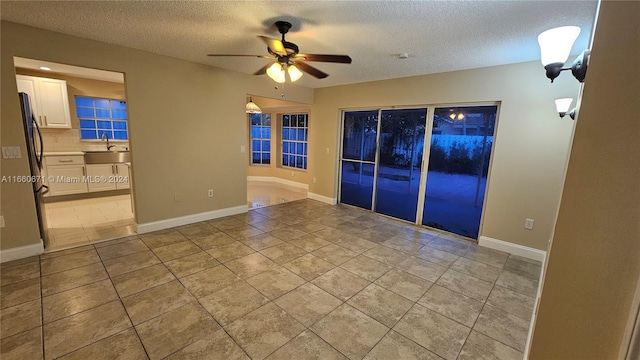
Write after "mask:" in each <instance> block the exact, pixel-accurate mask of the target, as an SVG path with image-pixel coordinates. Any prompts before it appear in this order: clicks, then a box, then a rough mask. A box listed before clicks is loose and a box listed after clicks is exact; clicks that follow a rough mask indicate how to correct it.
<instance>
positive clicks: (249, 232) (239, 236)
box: [224, 223, 264, 240]
mask: <svg viewBox="0 0 640 360" xmlns="http://www.w3.org/2000/svg"><path fill="white" fill-rule="evenodd" d="M224 232H225V233H227V235H229V236H231V237H232V238H234V239H236V240H244V239H246V238H249V237H252V236H256V235H259V234H263V233H264V231H262V230H260V229H258V228H255V227H253V226H251V225H248V224H244V223H243V224H242V225H241V226H239V227H236V228H233V229H229V230H224Z"/></svg>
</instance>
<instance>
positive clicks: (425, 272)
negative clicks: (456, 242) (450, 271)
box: [396, 257, 447, 282]
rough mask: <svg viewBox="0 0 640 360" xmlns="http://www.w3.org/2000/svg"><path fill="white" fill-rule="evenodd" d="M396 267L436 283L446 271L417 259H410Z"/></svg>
mask: <svg viewBox="0 0 640 360" xmlns="http://www.w3.org/2000/svg"><path fill="white" fill-rule="evenodd" d="M396 267H397V268H398V269H400V270H403V271H406V272H408V273H409V274H412V275H415V276H418V277H421V278H423V279H425V280H428V281H431V282H436V281H438V279H439V278H440V276H441V275H442V274H444V273H445V271H447V268H446V267H444V266H440V265H436V264H434V263H432V262H429V261H426V260H423V259H420V258H417V257H410V258H408V259H406V260H404V261H402V262H401V263H399V264H398V265H396Z"/></svg>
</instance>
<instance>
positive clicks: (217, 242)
mask: <svg viewBox="0 0 640 360" xmlns="http://www.w3.org/2000/svg"><path fill="white" fill-rule="evenodd" d="M191 241H193V242H194V243H195V244H196V245H198V246H199V247H200V248H201V249H203V250H209V249H212V248H214V247H218V246H223V245H228V244H231V243H234V242H236V239H234V238H232V237H231V236H229V235H227V234H225V233H223V232H216V233H213V234H209V235H205V236H199V237H196V238H193V239H191Z"/></svg>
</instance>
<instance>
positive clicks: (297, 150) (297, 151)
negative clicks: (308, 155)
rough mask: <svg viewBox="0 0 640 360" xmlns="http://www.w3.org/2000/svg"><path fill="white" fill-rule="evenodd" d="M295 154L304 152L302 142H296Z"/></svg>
mask: <svg viewBox="0 0 640 360" xmlns="http://www.w3.org/2000/svg"><path fill="white" fill-rule="evenodd" d="M296 154H304V144H303V143H298V144H297V149H296Z"/></svg>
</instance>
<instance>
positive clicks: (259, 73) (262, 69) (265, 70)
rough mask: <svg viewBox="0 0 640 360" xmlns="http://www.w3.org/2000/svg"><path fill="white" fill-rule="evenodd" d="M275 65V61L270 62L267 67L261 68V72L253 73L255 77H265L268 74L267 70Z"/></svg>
mask: <svg viewBox="0 0 640 360" xmlns="http://www.w3.org/2000/svg"><path fill="white" fill-rule="evenodd" d="M273 63H275V61H270V62H269V63H268V64H267V65H265V66H263V67H261V68H260V70H258V71H256V72H254V73H253V75H263V74H266V73H267V69H268V68H269V67H270V66H271V65H273Z"/></svg>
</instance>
